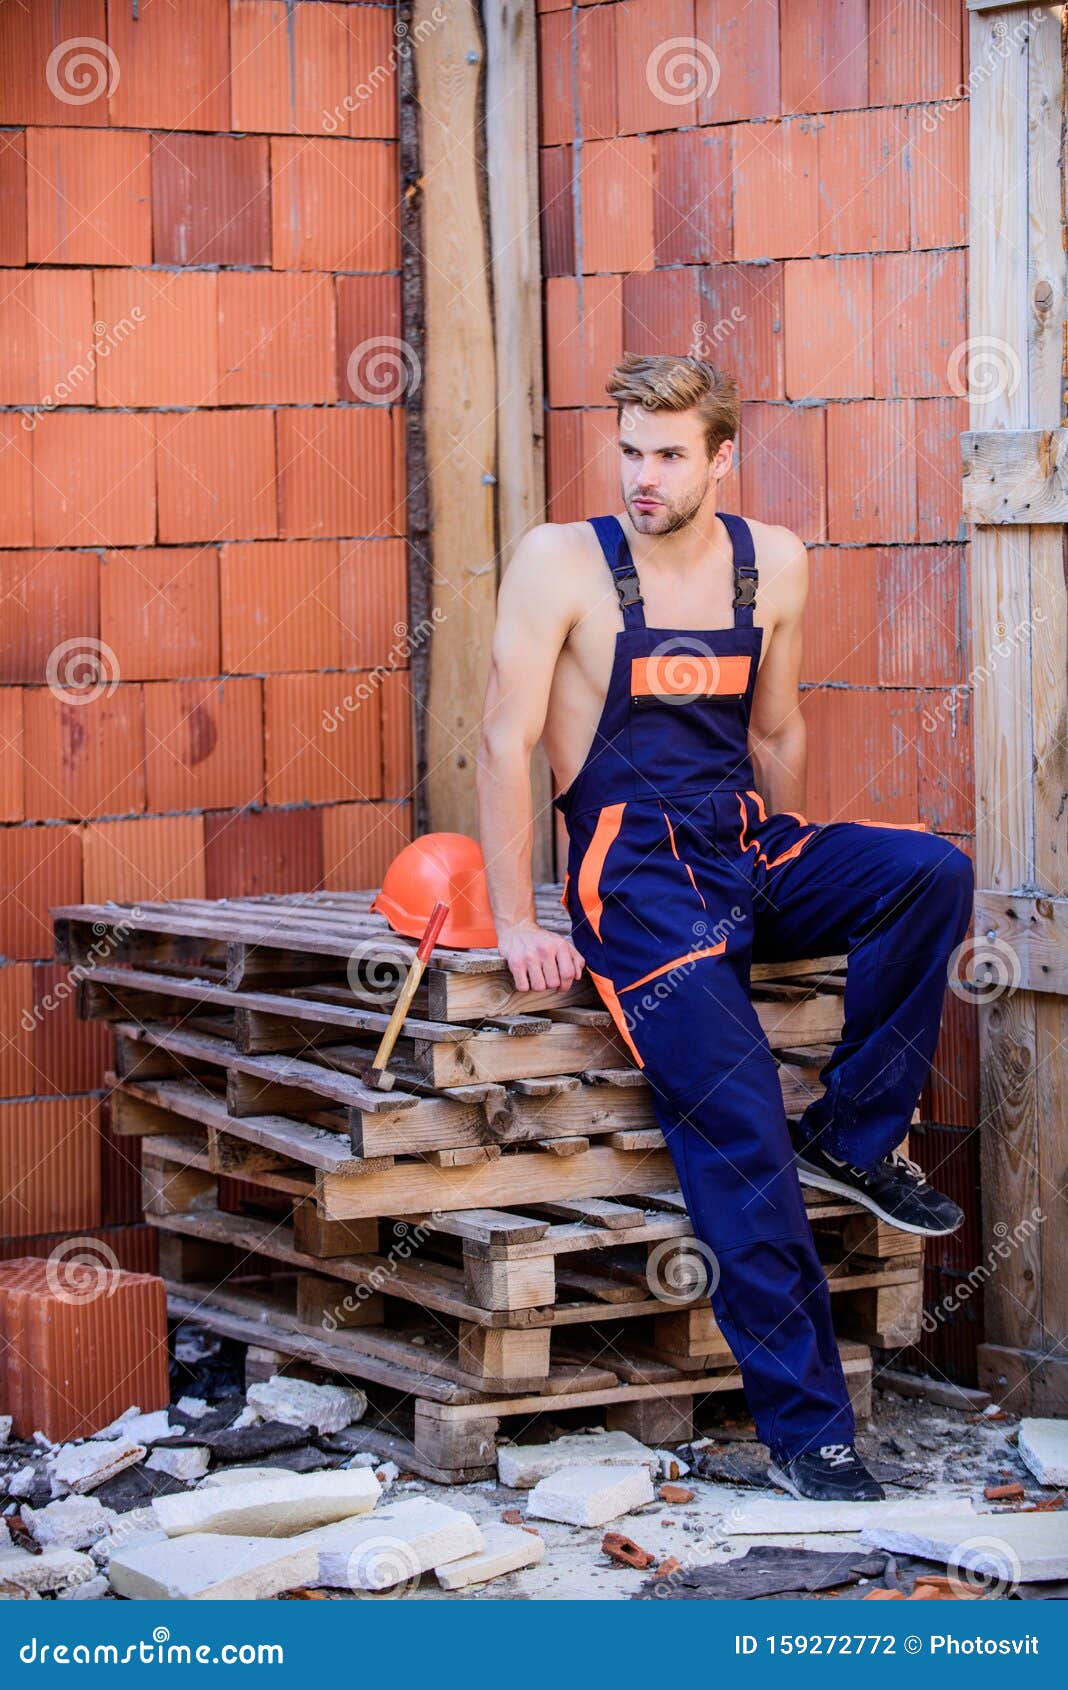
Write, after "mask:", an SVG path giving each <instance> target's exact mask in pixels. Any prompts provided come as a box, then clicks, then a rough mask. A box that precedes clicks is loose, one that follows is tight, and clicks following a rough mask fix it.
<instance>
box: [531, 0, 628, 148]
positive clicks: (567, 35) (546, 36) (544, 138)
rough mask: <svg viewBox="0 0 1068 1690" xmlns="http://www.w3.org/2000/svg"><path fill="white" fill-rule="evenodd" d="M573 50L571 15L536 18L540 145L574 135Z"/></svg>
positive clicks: (566, 139) (549, 13)
mask: <svg viewBox="0 0 1068 1690" xmlns="http://www.w3.org/2000/svg"><path fill="white" fill-rule="evenodd" d="M603 9H604V10H610V9H611V8H603ZM600 10H602V8H600V7H599V8H598V11H600ZM573 51H574V43H573V40H572V34H571V13H570V12H546V13H545V14H544V15H543V16H542V17H540V18H539V19H538V139H539V141H540V142H541V144H542V145H543V146H552V145H554V144H556V143H558V142H561V141H570V140H571V139H572V138H573V136H574V133H575V76H574V68H573V62H572V54H573Z"/></svg>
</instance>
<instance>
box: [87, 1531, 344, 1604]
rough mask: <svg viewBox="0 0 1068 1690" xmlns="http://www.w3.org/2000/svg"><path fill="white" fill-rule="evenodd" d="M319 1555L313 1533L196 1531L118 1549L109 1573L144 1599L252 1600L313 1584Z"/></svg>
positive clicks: (119, 1588) (124, 1592)
mask: <svg viewBox="0 0 1068 1690" xmlns="http://www.w3.org/2000/svg"><path fill="white" fill-rule="evenodd" d="M317 1558H318V1557H317V1550H316V1547H315V1544H314V1542H313V1541H312V1540H311V1538H310V1537H309V1536H308V1535H303V1536H301V1537H299V1538H277V1537H215V1536H212V1535H211V1534H210V1533H208V1532H190V1533H189V1534H188V1535H187V1536H185V1537H177V1538H162V1539H160V1540H158V1541H157V1542H155V1543H141V1544H129V1545H127V1546H125V1547H123V1548H120V1549H118V1550H117V1551H116V1552H115V1554H114V1555H113V1556H112V1557H111V1561H110V1564H109V1567H108V1579H109V1581H110V1584H111V1588H112V1590H114V1591H116V1592H117V1593H118V1595H120V1596H128V1597H132V1598H135V1599H141V1600H155V1601H159V1600H174V1601H218V1602H223V1601H250V1600H256V1599H260V1598H263V1597H267V1596H277V1595H279V1594H280V1592H281V1591H283V1590H292V1589H293V1588H294V1586H295V1585H301V1584H308V1583H309V1582H310V1580H311V1578H312V1576H313V1574H314V1572H315V1569H316V1565H317Z"/></svg>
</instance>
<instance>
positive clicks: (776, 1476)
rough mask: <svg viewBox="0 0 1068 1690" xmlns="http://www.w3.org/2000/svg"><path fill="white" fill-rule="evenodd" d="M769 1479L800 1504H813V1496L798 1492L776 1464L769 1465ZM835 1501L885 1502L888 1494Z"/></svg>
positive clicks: (801, 1491)
mask: <svg viewBox="0 0 1068 1690" xmlns="http://www.w3.org/2000/svg"><path fill="white" fill-rule="evenodd" d="M768 1478H769V1479H771V1480H772V1482H773V1483H774V1484H776V1485H781V1486H782V1488H783V1490H788V1491H789V1492H790V1495H791V1496H796V1498H797V1500H798V1502H811V1501H812V1500H813V1498H812V1497H811V1496H806V1495H805V1493H804V1491H803V1490H798V1488H797V1486H796V1485H795V1484H794V1481H793V1480H792V1479H791V1478H789V1477H788V1476H787V1474H785V1473H784V1472H783V1470H782V1468H781V1467H776V1465H775V1463H774V1462H769V1464H768ZM823 1500H824V1501H825V1502H829V1501H831V1500H832V1499H831V1498H830V1497H824V1498H823ZM833 1500H834V1501H836V1502H853V1501H856V1502H881V1501H883V1502H884V1501H885V1500H886V1493H885V1491H884V1493H883V1495H882V1497H874V1496H863V1497H855V1498H854V1497H849V1496H846V1497H841V1496H839V1497H835V1498H834V1499H833Z"/></svg>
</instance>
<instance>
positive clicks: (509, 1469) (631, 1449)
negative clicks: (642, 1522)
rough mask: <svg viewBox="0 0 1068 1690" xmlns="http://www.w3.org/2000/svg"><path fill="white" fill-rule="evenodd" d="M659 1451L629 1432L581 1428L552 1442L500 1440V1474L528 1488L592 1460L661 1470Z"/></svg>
mask: <svg viewBox="0 0 1068 1690" xmlns="http://www.w3.org/2000/svg"><path fill="white" fill-rule="evenodd" d="M660 1453H661V1452H660V1451H658V1450H652V1449H647V1448H646V1446H645V1445H644V1444H641V1443H639V1442H638V1440H637V1438H632V1437H631V1435H630V1433H629V1432H599V1431H598V1432H580V1433H578V1434H576V1435H574V1436H572V1437H562V1438H557V1439H556V1440H555V1442H553V1443H549V1444H501V1445H500V1446H499V1447H498V1450H497V1477H498V1478H499V1479H500V1482H501V1484H502V1485H509V1486H511V1487H512V1489H514V1490H527V1489H529V1488H530V1487H531V1486H532V1485H536V1484H537V1483H538V1481H539V1480H540V1479H545V1478H548V1477H549V1475H550V1474H552V1473H559V1472H560V1471H561V1469H562V1468H564V1467H580V1466H581V1467H588V1466H589V1465H590V1464H591V1463H592V1462H596V1463H600V1464H602V1465H607V1464H608V1463H613V1464H614V1465H616V1466H619V1467H636V1466H638V1464H639V1463H641V1464H642V1465H644V1466H646V1467H648V1468H649V1471H650V1473H653V1472H658V1471H659V1467H660ZM679 1476H680V1477H681V1475H679Z"/></svg>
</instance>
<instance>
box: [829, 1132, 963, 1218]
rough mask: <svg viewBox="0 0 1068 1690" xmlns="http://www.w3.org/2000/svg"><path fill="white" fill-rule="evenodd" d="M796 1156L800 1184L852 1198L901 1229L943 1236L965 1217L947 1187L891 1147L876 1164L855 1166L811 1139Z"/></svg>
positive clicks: (837, 1195)
mask: <svg viewBox="0 0 1068 1690" xmlns="http://www.w3.org/2000/svg"><path fill="white" fill-rule="evenodd" d="M796 1160H797V1173H798V1178H799V1179H800V1181H801V1183H802V1185H814V1186H817V1187H818V1188H819V1190H820V1191H832V1192H834V1194H835V1196H836V1197H851V1198H852V1199H853V1201H854V1202H855V1203H861V1204H863V1206H864V1208H865V1209H870V1210H871V1212H872V1214H873V1215H878V1216H879V1219H880V1220H883V1221H887V1222H888V1223H889V1224H890V1226H896V1227H898V1228H899V1229H900V1231H902V1232H919V1233H922V1234H924V1235H925V1236H926V1237H928V1238H940V1237H942V1236H943V1235H944V1234H945V1233H947V1232H956V1230H957V1228H958V1227H959V1226H960V1225H961V1224H962V1222H963V1220H964V1210H963V1209H961V1208H959V1207H958V1205H957V1204H956V1203H954V1201H953V1199H952V1198H951V1197H947V1196H946V1194H945V1192H943V1191H936V1190H935V1188H934V1186H933V1185H928V1183H927V1181H926V1179H925V1178H924V1175H923V1169H922V1168H921V1167H920V1166H919V1165H918V1163H916V1162H912V1161H910V1160H909V1158H908V1157H907V1156H903V1155H902V1153H901V1151H900V1150H893V1151H891V1153H890V1155H889V1156H884V1157H883V1159H882V1161H881V1162H876V1164H875V1166H874V1168H855V1167H854V1166H853V1164H852V1163H851V1162H846V1161H843V1159H842V1158H841V1157H840V1156H832V1155H831V1152H830V1151H829V1150H823V1149H821V1148H820V1146H819V1144H818V1143H816V1142H815V1141H813V1142H812V1143H810V1144H807V1145H806V1146H805V1148H804V1149H803V1150H798V1152H797V1158H796Z"/></svg>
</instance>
